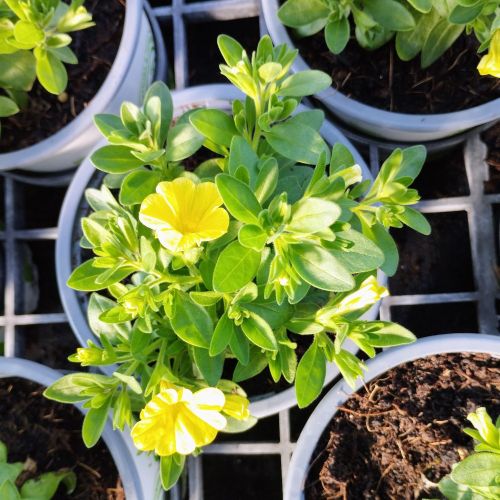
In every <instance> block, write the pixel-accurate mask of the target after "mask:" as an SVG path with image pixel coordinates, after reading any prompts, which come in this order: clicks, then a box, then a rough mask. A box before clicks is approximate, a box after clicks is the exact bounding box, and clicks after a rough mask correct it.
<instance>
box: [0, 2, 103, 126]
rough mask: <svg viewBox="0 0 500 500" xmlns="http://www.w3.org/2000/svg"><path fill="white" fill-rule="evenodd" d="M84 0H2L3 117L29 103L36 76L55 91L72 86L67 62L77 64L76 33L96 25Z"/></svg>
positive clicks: (0, 109) (0, 103)
mask: <svg viewBox="0 0 500 500" xmlns="http://www.w3.org/2000/svg"><path fill="white" fill-rule="evenodd" d="M83 2H84V0H72V1H71V4H69V5H68V4H66V3H65V2H63V1H61V0H0V89H1V90H3V94H4V95H0V118H2V117H6V116H11V115H13V114H16V113H17V112H18V111H19V110H20V109H21V108H23V107H26V105H27V100H28V95H27V93H28V92H29V91H30V90H31V88H32V87H33V84H34V83H35V81H36V80H38V81H39V82H40V84H41V85H42V87H43V88H44V89H45V90H47V91H48V92H50V93H52V94H61V93H62V92H63V91H64V90H65V88H66V86H67V84H68V74H67V71H66V68H65V64H77V63H78V60H77V58H76V55H75V53H74V52H73V51H72V50H71V48H70V44H71V35H70V33H72V32H74V31H79V30H83V29H86V28H90V27H91V26H94V23H93V22H92V16H91V15H90V14H89V13H88V12H87V10H86V9H85V7H84V6H83Z"/></svg>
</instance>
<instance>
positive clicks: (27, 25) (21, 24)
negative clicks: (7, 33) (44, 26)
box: [14, 21, 45, 50]
mask: <svg viewBox="0 0 500 500" xmlns="http://www.w3.org/2000/svg"><path fill="white" fill-rule="evenodd" d="M14 36H15V38H16V41H18V42H19V43H22V45H23V46H25V47H24V48H25V49H27V50H30V49H33V48H34V47H35V46H36V45H38V44H39V43H40V42H41V41H42V40H43V39H44V38H45V34H44V32H43V30H41V29H40V28H38V27H37V26H36V25H35V24H34V23H31V22H30V21H18V22H17V23H16V24H15V26H14Z"/></svg>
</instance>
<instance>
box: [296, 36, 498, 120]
mask: <svg viewBox="0 0 500 500" xmlns="http://www.w3.org/2000/svg"><path fill="white" fill-rule="evenodd" d="M295 44H296V45H297V47H298V48H299V51H300V54H301V55H302V57H303V58H304V59H305V60H306V62H307V63H308V64H309V65H310V66H311V67H312V68H315V69H321V70H323V71H325V72H326V73H328V74H329V75H330V76H331V77H332V80H333V88H335V89H337V90H339V91H340V92H342V94H344V95H346V96H347V97H350V98H352V99H354V100H356V101H360V102H362V103H364V104H368V105H370V106H374V107H376V108H378V109H383V110H386V111H395V112H400V113H410V114H434V113H449V112H453V111H459V110H463V109H468V108H472V107H474V106H478V105H480V104H484V103H486V102H489V101H492V100H494V99H496V98H499V97H500V80H498V79H497V78H493V77H488V76H486V77H485V76H480V75H479V73H478V71H477V69H476V67H477V65H478V63H479V59H480V57H481V56H480V55H478V54H477V52H476V50H477V47H478V45H479V44H478V43H477V41H476V39H475V38H474V37H473V36H467V35H462V36H461V37H460V38H459V39H458V40H457V41H456V42H455V44H454V45H453V46H452V47H451V48H450V49H449V50H447V51H446V52H445V53H444V54H443V55H442V56H441V57H440V58H439V60H438V61H436V62H435V63H434V64H432V65H431V66H430V67H429V68H426V69H422V68H421V67H420V57H419V56H417V57H416V58H414V59H413V60H411V61H408V62H404V61H401V60H400V59H399V58H398V57H397V54H396V52H395V49H394V42H389V43H387V44H386V45H384V46H383V47H381V48H379V49H377V50H374V51H366V50H365V49H363V48H362V47H361V46H360V45H359V44H358V43H357V41H356V40H355V39H351V40H350V41H349V43H348V45H347V47H346V48H345V50H344V51H343V52H342V53H341V54H339V55H335V54H332V53H331V52H330V51H329V50H328V47H327V46H326V43H325V40H324V35H323V32H322V31H321V32H319V33H317V34H316V35H313V36H311V37H307V38H302V39H296V40H295Z"/></svg>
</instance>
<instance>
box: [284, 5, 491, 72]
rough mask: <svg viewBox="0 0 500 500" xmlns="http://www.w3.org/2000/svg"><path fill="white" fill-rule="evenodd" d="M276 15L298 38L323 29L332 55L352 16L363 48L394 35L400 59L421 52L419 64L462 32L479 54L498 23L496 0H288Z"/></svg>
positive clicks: (338, 49) (436, 56)
mask: <svg viewBox="0 0 500 500" xmlns="http://www.w3.org/2000/svg"><path fill="white" fill-rule="evenodd" d="M278 17H279V19H280V20H281V22H282V23H283V24H284V25H286V26H288V27H290V28H293V29H294V30H295V31H296V34H297V35H298V36H310V35H313V34H315V33H317V32H319V31H321V30H324V36H325V42H326V45H327V46H328V48H329V49H330V51H331V52H332V53H334V54H340V53H341V52H342V51H343V50H344V49H345V47H346V45H347V43H348V42H349V38H350V36H351V19H352V22H353V24H354V26H355V32H354V35H355V37H356V40H357V42H358V43H359V44H360V45H361V46H362V47H363V48H364V49H367V50H374V49H377V48H379V47H381V46H382V45H384V44H385V43H387V42H388V41H390V40H391V39H392V38H395V46H396V52H397V54H398V56H399V57H400V59H402V60H403V61H409V60H410V59H413V58H414V57H416V56H417V55H418V54H420V62H421V66H422V67H423V68H426V67H428V66H430V65H431V64H432V63H433V62H435V61H437V60H438V59H439V57H441V55H442V54H443V53H444V52H445V51H446V50H447V49H449V48H450V47H451V46H452V45H453V43H454V42H455V41H456V39H457V38H458V37H459V36H460V35H461V34H462V33H463V32H464V30H465V31H466V32H467V33H472V32H473V33H474V35H475V36H476V38H477V39H478V41H479V42H480V44H481V45H480V48H479V52H482V51H484V50H486V49H487V48H488V47H489V45H490V41H491V38H492V36H493V33H494V31H495V30H496V29H499V27H500V9H499V7H498V1H497V0H477V1H476V0H474V1H468V0H451V1H450V0H435V1H432V2H431V1H430V0H361V1H360V0H286V2H284V4H283V5H282V6H281V8H280V9H279V11H278Z"/></svg>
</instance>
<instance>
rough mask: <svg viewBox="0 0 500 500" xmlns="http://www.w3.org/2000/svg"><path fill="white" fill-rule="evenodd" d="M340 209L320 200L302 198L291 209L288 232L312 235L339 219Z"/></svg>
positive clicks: (331, 203) (332, 203) (330, 202)
mask: <svg viewBox="0 0 500 500" xmlns="http://www.w3.org/2000/svg"><path fill="white" fill-rule="evenodd" d="M340 213H341V210H340V207H339V206H338V205H337V204H336V203H334V202H332V201H327V200H323V199H321V198H302V199H301V200H299V201H298V202H297V203H295V204H294V205H293V207H292V218H291V220H290V222H289V223H288V224H287V226H286V228H287V230H288V231H292V232H296V233H306V234H312V233H316V232H317V231H322V230H323V229H327V228H328V227H330V226H331V225H332V224H333V223H334V222H335V221H336V220H337V219H338V218H339V217H340Z"/></svg>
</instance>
